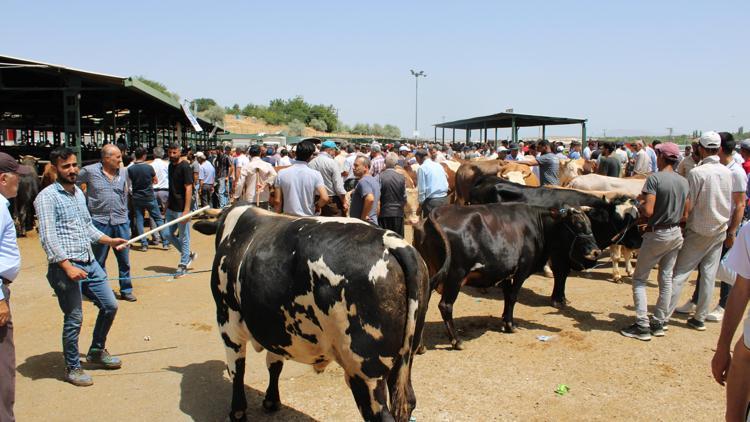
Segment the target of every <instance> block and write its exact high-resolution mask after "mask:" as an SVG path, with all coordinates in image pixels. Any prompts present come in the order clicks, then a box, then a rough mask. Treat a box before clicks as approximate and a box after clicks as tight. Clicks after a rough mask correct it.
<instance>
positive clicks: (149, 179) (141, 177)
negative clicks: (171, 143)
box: [128, 147, 164, 252]
mask: <svg viewBox="0 0 750 422" xmlns="http://www.w3.org/2000/svg"><path fill="white" fill-rule="evenodd" d="M128 177H129V178H130V184H131V185H132V187H133V189H132V198H133V211H135V228H136V231H137V234H138V236H140V235H141V234H143V211H144V210H146V211H148V215H149V217H151V219H153V220H154V224H156V226H157V227H158V226H161V225H162V224H164V219H163V218H162V216H161V211H159V205H158V204H157V203H156V196H155V195H154V187H153V184H155V183H157V181H158V180H157V178H156V171H154V168H153V167H151V166H150V165H148V164H146V149H145V148H143V147H138V148H136V149H135V163H134V164H133V165H132V166H130V167H128ZM146 251H148V239H146V238H143V240H142V241H141V252H146Z"/></svg>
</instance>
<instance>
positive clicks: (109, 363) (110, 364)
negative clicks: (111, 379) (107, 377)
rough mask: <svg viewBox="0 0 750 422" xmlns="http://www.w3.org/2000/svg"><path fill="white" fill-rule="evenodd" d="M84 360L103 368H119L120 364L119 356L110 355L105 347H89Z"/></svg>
mask: <svg viewBox="0 0 750 422" xmlns="http://www.w3.org/2000/svg"><path fill="white" fill-rule="evenodd" d="M86 362H88V363H92V364H94V365H101V367H102V368H104V369H120V367H121V366H122V361H121V360H120V358H118V357H117V356H112V355H110V354H109V352H108V351H107V349H103V350H98V349H90V350H89V353H88V354H87V355H86Z"/></svg>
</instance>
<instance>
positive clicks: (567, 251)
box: [414, 204, 601, 349]
mask: <svg viewBox="0 0 750 422" xmlns="http://www.w3.org/2000/svg"><path fill="white" fill-rule="evenodd" d="M584 211H588V207H580V208H572V207H567V206H565V207H561V208H559V209H558V208H552V209H549V208H543V207H532V206H528V205H525V204H488V205H469V206H458V205H453V206H443V207H440V208H437V209H435V210H433V211H432V212H431V213H430V215H429V216H428V217H427V219H426V220H424V221H423V222H422V225H421V226H420V225H417V226H415V228H414V246H415V247H416V248H417V250H419V252H420V253H421V254H422V256H423V257H424V259H425V261H426V262H427V266H428V268H429V272H430V275H431V276H432V279H431V285H432V288H433V289H435V290H437V291H438V292H439V293H440V294H441V299H440V303H439V304H438V308H440V314H441V315H442V317H443V322H445V328H446V330H447V331H448V336H449V337H450V340H451V344H452V345H453V347H454V348H456V349H461V348H462V344H461V340H459V339H458V337H457V335H456V330H455V328H454V326H453V303H454V302H455V301H456V298H457V297H458V293H459V291H460V290H461V287H462V286H463V285H464V284H469V285H472V286H476V287H489V286H493V285H495V284H498V283H500V284H501V285H502V288H503V297H504V300H505V309H504V311H503V323H504V328H505V330H506V331H507V332H513V331H514V330H515V323H514V321H513V308H514V306H515V303H516V300H517V297H518V292H519V291H520V290H521V286H522V285H523V282H524V281H526V279H527V278H528V277H529V276H530V275H531V274H533V273H534V272H536V271H539V270H541V269H542V267H543V266H544V264H545V263H546V262H547V261H548V260H549V261H550V263H551V266H552V271H553V272H554V273H555V276H556V279H557V276H558V275H560V274H565V275H567V274H568V272H569V271H570V268H571V267H572V268H575V269H583V268H590V267H591V266H593V265H594V264H595V263H596V259H597V257H598V256H599V254H600V252H601V251H600V250H599V249H598V248H597V246H596V243H595V241H594V236H593V235H592V234H591V223H590V221H589V219H588V217H586V214H585V213H584Z"/></svg>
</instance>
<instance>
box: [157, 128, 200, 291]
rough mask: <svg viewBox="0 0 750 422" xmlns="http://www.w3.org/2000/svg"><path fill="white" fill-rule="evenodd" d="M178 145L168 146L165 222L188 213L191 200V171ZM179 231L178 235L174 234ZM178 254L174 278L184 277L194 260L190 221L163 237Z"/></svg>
mask: <svg viewBox="0 0 750 422" xmlns="http://www.w3.org/2000/svg"><path fill="white" fill-rule="evenodd" d="M181 153H182V147H181V146H180V144H177V143H173V144H170V145H169V150H168V154H169V200H168V201H167V216H166V217H167V222H170V221H172V220H175V219H177V218H180V217H182V216H184V215H187V214H189V213H190V206H191V201H192V199H193V169H192V167H191V166H190V164H188V163H187V161H181V160H180V157H181ZM178 229H179V235H178V236H175V232H176V231H177V230H178ZM164 237H165V238H166V239H167V241H168V242H169V243H171V244H172V245H174V247H175V248H177V251H178V252H179V253H180V264H179V265H178V266H177V272H176V274H175V275H176V276H180V275H184V274H185V273H187V269H188V267H189V266H190V264H192V263H193V260H195V258H196V256H197V255H198V254H196V253H195V252H190V220H185V222H183V223H180V224H175V225H173V226H170V227H169V229H167V231H166V233H165V236H164Z"/></svg>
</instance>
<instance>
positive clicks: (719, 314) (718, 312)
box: [706, 305, 724, 322]
mask: <svg viewBox="0 0 750 422" xmlns="http://www.w3.org/2000/svg"><path fill="white" fill-rule="evenodd" d="M722 319H724V308H722V307H721V306H719V305H716V307H715V308H714V310H713V311H711V313H709V314H708V315H706V321H711V322H720V321H721V320H722Z"/></svg>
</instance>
